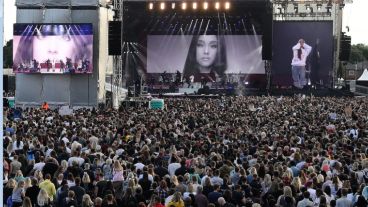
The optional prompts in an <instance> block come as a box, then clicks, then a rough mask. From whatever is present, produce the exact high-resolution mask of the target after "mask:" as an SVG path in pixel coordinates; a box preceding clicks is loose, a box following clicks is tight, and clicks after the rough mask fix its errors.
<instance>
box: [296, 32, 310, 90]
mask: <svg viewBox="0 0 368 207" xmlns="http://www.w3.org/2000/svg"><path fill="white" fill-rule="evenodd" d="M311 51H312V47H311V46H309V45H307V44H306V43H305V42H304V40H303V39H300V40H299V42H298V43H297V44H296V45H295V46H294V47H293V59H292V61H291V73H292V78H293V84H294V86H295V87H297V88H299V89H302V88H303V87H304V86H305V85H306V84H307V80H306V78H305V66H306V61H307V58H308V55H309V53H310V52H311Z"/></svg>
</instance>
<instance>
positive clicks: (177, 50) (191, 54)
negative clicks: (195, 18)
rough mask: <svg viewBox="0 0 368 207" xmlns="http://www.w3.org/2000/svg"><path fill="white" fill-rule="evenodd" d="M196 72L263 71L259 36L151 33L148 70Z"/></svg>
mask: <svg viewBox="0 0 368 207" xmlns="http://www.w3.org/2000/svg"><path fill="white" fill-rule="evenodd" d="M164 71H166V72H167V73H175V72H176V71H179V72H181V73H182V74H183V76H184V77H190V76H192V75H193V76H195V77H200V76H199V74H201V75H203V74H205V73H211V74H214V77H215V76H216V77H221V76H222V75H224V74H265V69H264V64H263V61H262V38H261V36H259V35H224V36H218V35H198V36H193V35H181V36H180V35H150V36H148V41H147V72H148V73H163V72H164Z"/></svg>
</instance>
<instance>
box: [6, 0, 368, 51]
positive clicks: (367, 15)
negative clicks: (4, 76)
mask: <svg viewBox="0 0 368 207" xmlns="http://www.w3.org/2000/svg"><path fill="white" fill-rule="evenodd" d="M345 1H347V0H345ZM349 1H351V0H349ZM14 5H15V0H4V42H6V41H8V40H10V39H12V35H13V27H12V25H13V23H14V22H15V19H16V12H15V10H16V8H15V6H14ZM367 8H368V0H353V3H352V4H346V6H345V8H344V14H343V25H344V26H343V31H344V32H346V31H347V29H346V26H348V27H349V29H350V30H349V33H348V35H351V36H352V43H353V44H358V43H363V44H366V45H368V23H367V21H368V11H367Z"/></svg>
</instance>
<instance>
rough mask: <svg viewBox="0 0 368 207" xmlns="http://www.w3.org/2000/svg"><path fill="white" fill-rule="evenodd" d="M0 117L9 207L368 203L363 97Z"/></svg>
mask: <svg viewBox="0 0 368 207" xmlns="http://www.w3.org/2000/svg"><path fill="white" fill-rule="evenodd" d="M15 112H16V113H17V116H16V117H14V116H13V115H14V113H15ZM3 120H4V126H3V127H4V139H3V140H4V146H3V151H4V159H3V162H4V165H3V172H4V178H3V180H4V193H3V200H4V203H3V204H4V205H8V206H11V207H19V206H24V207H32V206H35V207H36V206H39V207H48V206H56V207H64V206H69V207H70V206H74V207H92V206H96V207H99V206H104V207H107V206H109V207H115V206H124V207H133V206H134V207H135V206H139V207H147V206H148V207H162V206H165V207H172V206H173V207H184V206H185V207H190V206H196V207H214V206H215V207H229V206H239V207H240V206H246V207H259V206H264V207H273V206H282V207H293V206H295V207H307V206H310V207H313V206H318V207H327V206H331V207H334V206H337V207H350V206H359V207H363V206H364V207H366V206H367V199H368V185H367V186H366V184H368V157H367V153H368V148H367V147H368V131H367V124H368V99H367V98H341V97H340V98H334V97H323V98H319V97H313V96H294V97H268V96H265V97H222V98H216V99H186V98H183V99H165V108H164V109H163V110H150V109H148V108H147V107H144V106H137V107H134V108H133V107H128V108H120V109H119V110H114V109H103V110H102V109H101V110H100V109H78V110H74V112H73V114H72V115H63V116H61V115H60V114H59V113H58V110H53V109H48V110H45V109H42V108H23V109H10V108H4V117H3Z"/></svg>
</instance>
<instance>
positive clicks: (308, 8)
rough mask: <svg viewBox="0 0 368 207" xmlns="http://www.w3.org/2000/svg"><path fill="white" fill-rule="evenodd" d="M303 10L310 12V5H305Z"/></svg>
mask: <svg viewBox="0 0 368 207" xmlns="http://www.w3.org/2000/svg"><path fill="white" fill-rule="evenodd" d="M305 9H306V10H307V11H308V12H310V10H311V8H310V5H309V4H306V5H305Z"/></svg>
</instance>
